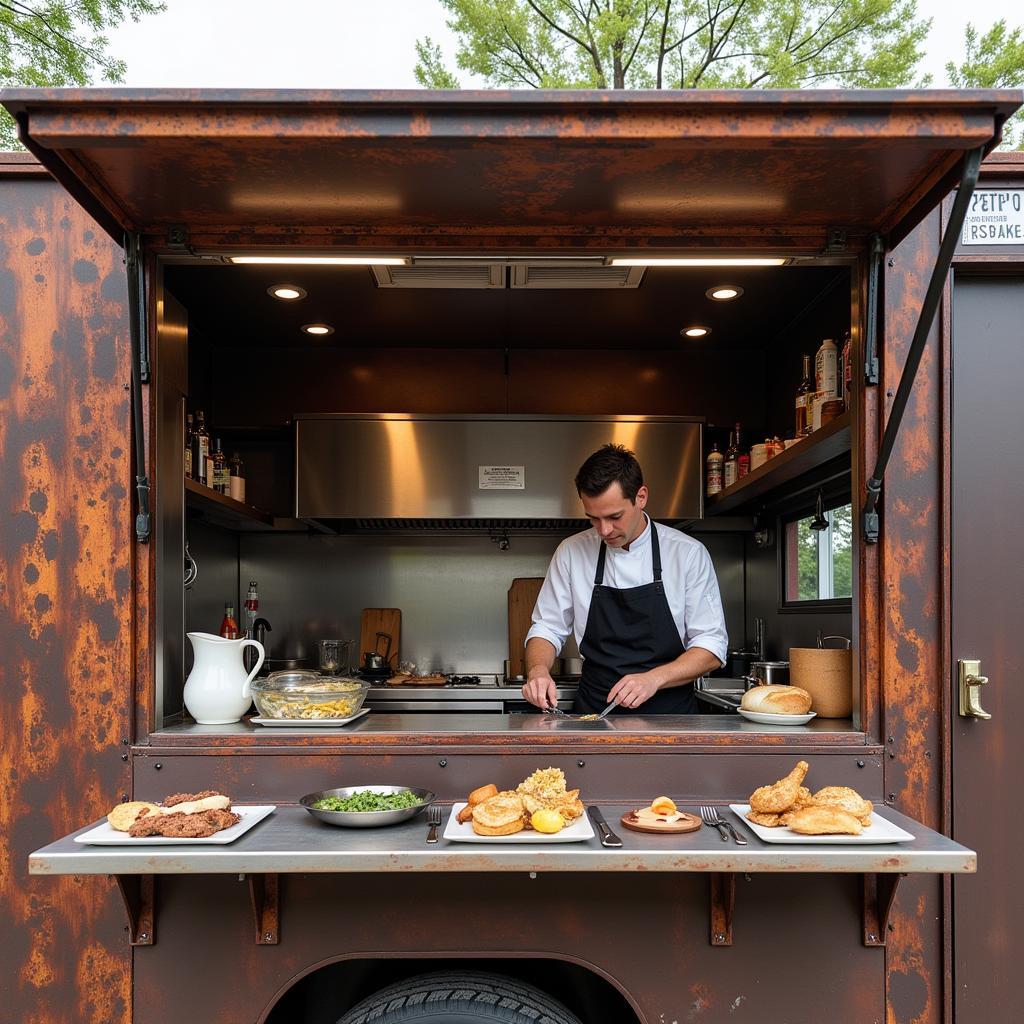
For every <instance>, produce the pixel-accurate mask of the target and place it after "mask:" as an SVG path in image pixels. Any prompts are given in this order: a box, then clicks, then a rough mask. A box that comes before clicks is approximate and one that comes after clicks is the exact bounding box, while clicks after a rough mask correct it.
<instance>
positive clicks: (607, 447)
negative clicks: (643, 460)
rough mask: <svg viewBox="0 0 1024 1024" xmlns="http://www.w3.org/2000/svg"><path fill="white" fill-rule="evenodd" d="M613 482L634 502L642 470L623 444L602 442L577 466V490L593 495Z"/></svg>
mask: <svg viewBox="0 0 1024 1024" xmlns="http://www.w3.org/2000/svg"><path fill="white" fill-rule="evenodd" d="M616 482H617V483H618V484H619V486H620V487H621V488H622V493H623V495H624V496H625V497H626V498H628V499H629V500H630V501H632V502H635V501H636V494H637V491H639V490H640V488H641V487H643V485H644V471H643V470H642V469H641V468H640V463H639V462H637V458H636V455H634V454H633V452H631V451H630V450H629V449H628V448H627V447H626V446H625V445H621V444H604V445H601V447H600V448H598V449H597V451H596V452H594V454H593V455H591V456H590V457H589V458H588V459H587V461H586V462H584V463H583V465H582V466H580V471H579V472H578V473H577V474H576V493H577V494H579V495H584V494H585V495H586V496H587V497H588V498H596V497H597V496H598V495H600V494H604V492H605V491H607V490H608V488H609V487H611V485H612V484H614V483H616Z"/></svg>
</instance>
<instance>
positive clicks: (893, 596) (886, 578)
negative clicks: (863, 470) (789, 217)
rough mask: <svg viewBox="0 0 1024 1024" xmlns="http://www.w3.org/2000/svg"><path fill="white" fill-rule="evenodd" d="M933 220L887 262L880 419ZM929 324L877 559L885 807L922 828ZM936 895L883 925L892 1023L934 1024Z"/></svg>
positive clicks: (932, 447) (936, 361)
mask: <svg viewBox="0 0 1024 1024" xmlns="http://www.w3.org/2000/svg"><path fill="white" fill-rule="evenodd" d="M939 230H940V224H939V212H938V211H935V212H934V213H933V214H931V215H930V216H929V217H928V218H927V219H926V220H925V221H924V222H923V223H922V224H921V225H920V226H919V227H918V228H916V229H915V230H914V232H913V233H912V234H911V235H910V236H909V237H908V238H907V239H906V240H905V241H904V242H903V243H902V244H901V245H900V246H899V247H898V248H897V249H896V250H894V251H893V252H892V253H891V254H890V257H889V265H888V266H887V267H886V272H885V307H884V309H885V314H884V315H885V334H884V349H883V351H882V383H881V385H880V388H881V389H882V395H880V396H879V401H880V402H881V403H882V406H883V413H882V415H883V417H884V412H885V410H887V408H888V404H889V402H890V400H891V398H892V395H893V394H895V391H896V387H897V385H898V383H899V378H900V375H901V373H902V370H903V363H904V358H905V355H906V351H907V347H908V345H909V342H910V339H911V337H912V335H913V332H914V328H915V326H916V323H917V317H918V313H919V310H920V306H921V301H922V299H923V297H924V293H925V290H926V288H927V285H928V280H929V277H930V275H931V271H932V267H933V265H934V261H935V255H936V252H937V249H938V244H939V238H940V235H939ZM942 395H943V375H942V354H941V348H940V343H939V327H938V323H936V325H935V326H934V327H933V330H932V333H931V335H930V336H929V341H928V346H927V349H926V351H925V353H924V357H923V359H922V361H921V366H920V370H919V372H918V375H917V382H916V385H915V388H914V393H913V396H912V398H911V401H910V404H909V405H908V407H907V411H906V415H905V416H904V419H903V426H902V429H901V431H900V436H899V438H898V440H897V444H896V448H895V450H894V452H893V458H892V461H891V462H890V464H889V469H888V472H887V474H886V480H885V487H884V489H883V500H884V503H885V504H884V523H883V527H882V529H883V538H882V544H881V546H880V548H879V552H878V555H877V560H878V577H879V590H878V593H879V605H878V609H879V614H880V626H881V644H880V647H879V666H880V671H881V700H882V716H883V717H882V724H883V736H882V739H883V742H884V745H885V749H886V755H885V759H884V765H885V792H886V801H887V803H889V804H890V805H891V806H894V807H896V808H897V809H899V810H900V811H902V812H903V813H904V814H908V815H910V816H911V817H913V818H916V819H917V820H918V821H921V822H922V823H924V824H926V825H928V826H929V827H931V828H935V829H939V828H941V826H942V807H943V801H944V799H946V794H944V793H943V791H942V760H943V757H942V752H943V745H942V744H943V710H944V707H945V703H944V693H945V671H944V667H943V664H942V650H943V644H942V629H943V614H942V609H943V600H944V595H943V571H944V558H945V552H944V549H943V532H942V531H943V509H942V493H943V492H942V487H943V473H944V464H945V457H944V453H945V452H946V438H945V437H944V435H943V430H942V413H943V401H942ZM942 913H943V908H942V886H941V883H940V882H938V881H937V880H934V879H925V878H921V877H915V878H908V879H907V880H906V881H905V883H904V885H902V886H901V888H900V894H899V898H898V900H897V904H896V909H895V911H894V913H893V915H892V917H891V918H890V922H889V926H890V929H891V933H890V935H889V938H888V948H887V953H886V958H887V969H888V994H887V1000H888V1003H887V1010H888V1013H889V1014H890V1019H891V1020H894V1021H901V1022H904V1021H905V1022H908V1024H910V1022H913V1024H932V1022H934V1024H938V1022H939V1021H941V1020H942V1010H943V999H944V993H943V985H944V979H943V959H942V950H943V937H942Z"/></svg>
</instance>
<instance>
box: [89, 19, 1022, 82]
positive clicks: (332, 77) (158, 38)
mask: <svg viewBox="0 0 1024 1024" xmlns="http://www.w3.org/2000/svg"><path fill="white" fill-rule="evenodd" d="M496 2H497V0H496ZM166 3H167V10H166V11H165V12H164V13H163V14H158V15H154V16H152V17H149V18H145V19H144V20H143V21H141V22H139V23H138V24H134V23H132V22H128V23H127V24H125V25H123V26H121V27H120V28H118V29H117V30H116V31H114V32H111V33H110V34H109V37H110V51H111V53H112V54H113V55H114V56H116V57H119V58H120V59H121V60H124V61H125V62H126V63H127V65H128V71H127V74H126V76H125V83H124V84H125V85H130V86H180V87H185V86H191V87H197V88H198V87H223V88H228V87H247V86H249V87H274V88H333V89H374V88H389V89H403V88H416V87H417V84H416V80H415V78H414V77H413V68H414V66H415V64H416V53H415V49H414V43H415V41H416V40H417V39H418V38H421V37H422V36H425V35H429V36H431V37H433V38H434V40H435V41H437V42H439V43H441V45H442V47H443V48H444V50H445V53H446V54H447V55H448V56H449V58H450V57H451V56H452V55H454V52H455V43H454V38H453V36H452V35H451V33H450V32H449V31H448V29H447V27H446V26H445V23H444V11H443V10H442V9H441V5H440V4H439V3H437V2H436V0H287V2H283V3H282V2H281V0H166ZM918 10H919V11H920V13H921V15H922V16H925V17H931V18H932V19H933V22H932V30H931V35H930V36H929V39H928V55H927V57H926V59H925V62H924V64H923V65H922V69H923V70H924V71H928V72H931V73H932V75H933V76H934V79H935V81H934V84H935V85H943V84H945V82H946V79H945V71H944V66H945V63H946V61H948V60H955V59H958V58H959V57H960V55H961V53H962V50H963V32H964V25H965V24H966V23H967V22H968V21H969V20H970V21H972V22H973V23H974V25H975V27H976V28H979V29H981V30H982V31H984V30H985V29H987V28H988V27H989V26H990V25H991V24H992V23H993V22H994V21H997V20H998V19H999V18H1005V19H1006V21H1007V24H1008V25H1009V26H1011V27H1014V26H1017V25H1020V24H1021V23H1022V22H1024V13H1022V12H1024V8H1022V5H1021V0H974V2H973V3H970V4H964V3H963V2H962V0H918ZM450 63H451V64H452V65H454V62H453V61H450ZM462 84H463V85H464V86H465V85H471V84H473V83H471V82H469V81H468V80H467V79H466V76H465V75H463V76H462Z"/></svg>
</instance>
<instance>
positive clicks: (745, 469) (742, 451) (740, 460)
mask: <svg viewBox="0 0 1024 1024" xmlns="http://www.w3.org/2000/svg"><path fill="white" fill-rule="evenodd" d="M736 453H737V454H736V471H737V475H738V477H739V479H740V480H742V479H743V478H744V477H745V476H746V475H747V474H748V473H749V472H750V452H749V450H748V449H747V448H746V447H744V444H743V432H742V430H741V429H740V425H739V424H738V423H737V424H736Z"/></svg>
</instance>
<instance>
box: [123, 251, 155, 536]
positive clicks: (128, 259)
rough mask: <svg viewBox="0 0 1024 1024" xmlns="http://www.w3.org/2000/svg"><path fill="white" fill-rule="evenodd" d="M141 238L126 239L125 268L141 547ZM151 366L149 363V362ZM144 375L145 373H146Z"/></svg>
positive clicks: (144, 495) (144, 515)
mask: <svg viewBox="0 0 1024 1024" xmlns="http://www.w3.org/2000/svg"><path fill="white" fill-rule="evenodd" d="M139 250H140V244H139V236H138V235H136V234H133V233H131V232H129V233H126V234H125V236H124V256H125V268H126V270H127V273H128V332H129V337H130V339H131V359H132V432H133V434H134V435H135V489H136V493H137V495H138V511H137V512H136V514H135V536H136V538H137V540H138V541H139V543H140V544H145V543H147V542H148V541H149V536H150V514H149V477H148V476H147V475H146V436H145V431H144V426H143V419H142V382H143V377H144V376H145V377H147V378H148V376H149V374H148V366H145V367H144V365H143V360H144V359H145V358H146V357H145V355H144V352H143V336H144V335H145V333H146V331H145V319H144V318H145V316H146V309H145V306H144V304H143V301H142V294H143V289H142V261H141V259H140V258H139ZM147 363H148V360H147ZM144 371H145V372H144Z"/></svg>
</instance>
